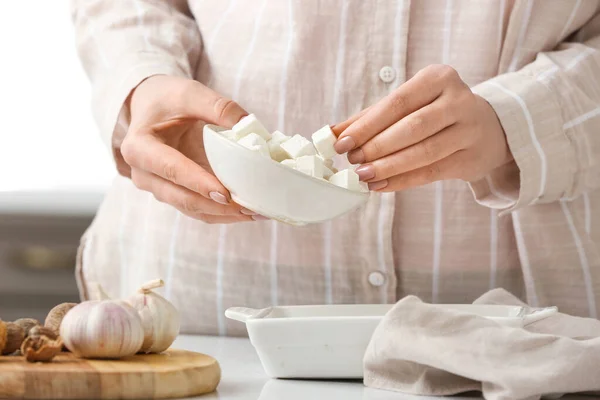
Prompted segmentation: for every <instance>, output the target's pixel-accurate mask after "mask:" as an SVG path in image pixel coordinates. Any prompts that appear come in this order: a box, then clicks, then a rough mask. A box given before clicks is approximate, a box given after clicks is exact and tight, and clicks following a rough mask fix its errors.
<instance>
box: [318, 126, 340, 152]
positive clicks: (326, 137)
mask: <svg viewBox="0 0 600 400" xmlns="http://www.w3.org/2000/svg"><path fill="white" fill-rule="evenodd" d="M312 141H313V144H314V145H315V147H316V148H317V151H318V152H319V154H320V155H321V156H322V157H323V158H325V159H330V158H332V157H333V156H335V155H336V154H337V152H336V151H335V149H334V148H333V145H334V144H335V142H336V141H337V137H336V136H335V135H334V134H333V131H332V130H331V128H330V127H329V125H325V126H324V127H322V128H321V129H319V130H318V131H316V132H315V133H313V134H312Z"/></svg>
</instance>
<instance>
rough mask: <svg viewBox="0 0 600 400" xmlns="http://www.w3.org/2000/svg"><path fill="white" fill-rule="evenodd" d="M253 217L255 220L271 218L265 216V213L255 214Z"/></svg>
mask: <svg viewBox="0 0 600 400" xmlns="http://www.w3.org/2000/svg"><path fill="white" fill-rule="evenodd" d="M252 219H253V220H255V221H266V220H268V219H269V218H267V217H265V216H263V215H258V214H257V215H253V216H252Z"/></svg>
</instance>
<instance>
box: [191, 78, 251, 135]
mask: <svg viewBox="0 0 600 400" xmlns="http://www.w3.org/2000/svg"><path fill="white" fill-rule="evenodd" d="M182 97H183V98H182V99H181V100H182V104H185V105H186V107H187V109H186V111H187V113H188V114H189V115H190V116H191V117H193V118H197V119H200V120H203V121H206V122H208V123H210V124H215V125H219V126H223V127H225V128H231V127H232V126H233V125H235V124H236V123H238V122H239V120H240V119H242V117H244V116H246V115H248V113H247V112H246V110H244V109H243V108H242V107H240V105H239V104H237V103H236V102H235V101H233V100H231V99H228V98H226V97H223V96H221V95H220V94H218V93H217V92H215V91H214V90H212V89H210V88H208V87H206V86H205V85H203V84H201V83H200V82H196V81H190V83H189V84H188V85H186V88H185V90H184V93H183V95H182Z"/></svg>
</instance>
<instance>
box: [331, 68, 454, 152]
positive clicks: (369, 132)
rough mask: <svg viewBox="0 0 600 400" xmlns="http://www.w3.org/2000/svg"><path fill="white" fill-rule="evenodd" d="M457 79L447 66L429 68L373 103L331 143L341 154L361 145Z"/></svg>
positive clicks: (419, 106) (434, 97) (439, 93)
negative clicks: (333, 143)
mask: <svg viewBox="0 0 600 400" xmlns="http://www.w3.org/2000/svg"><path fill="white" fill-rule="evenodd" d="M457 78H458V79H459V80H460V78H459V77H458V74H457V73H456V71H454V70H453V69H452V68H451V67H448V66H445V65H442V66H437V65H436V66H430V67H427V68H424V69H422V70H421V71H419V72H418V73H417V74H416V75H415V76H414V77H412V78H411V79H409V80H408V81H407V82H406V83H404V84H403V85H402V86H400V87H399V88H398V89H396V90H395V91H394V92H392V93H390V94H389V95H388V96H386V97H385V98H384V99H383V100H381V101H380V102H378V103H377V104H375V105H374V106H373V107H372V108H371V109H370V110H369V112H367V113H366V114H365V115H364V116H363V117H362V118H359V119H358V120H357V121H355V122H354V123H353V124H352V125H350V126H349V127H348V129H346V130H345V131H344V132H343V133H342V134H341V135H340V137H339V139H338V141H337V142H336V144H335V150H336V151H337V152H338V153H340V154H342V153H346V152H348V151H350V150H353V149H355V148H356V147H360V146H362V145H363V144H364V143H366V142H367V141H368V140H369V139H371V138H372V137H373V136H375V135H376V134H378V133H379V132H381V131H383V130H384V129H386V128H388V127H389V126H391V125H392V124H394V123H395V122H397V121H399V120H401V119H402V118H404V117H406V116H407V115H409V114H412V113H413V112H415V111H417V110H418V109H420V108H422V107H424V106H426V105H428V104H430V103H432V102H433V101H434V100H435V99H436V98H437V97H438V96H440V95H441V94H442V92H443V90H444V88H445V86H446V85H447V84H448V82H450V81H453V80H456V79H457Z"/></svg>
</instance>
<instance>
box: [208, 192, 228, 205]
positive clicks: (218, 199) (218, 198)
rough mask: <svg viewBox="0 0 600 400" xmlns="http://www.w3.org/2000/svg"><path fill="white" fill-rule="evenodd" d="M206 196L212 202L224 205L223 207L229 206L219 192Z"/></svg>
mask: <svg viewBox="0 0 600 400" xmlns="http://www.w3.org/2000/svg"><path fill="white" fill-rule="evenodd" d="M208 195H209V196H210V198H211V199H213V200H214V201H216V202H217V203H219V204H224V205H227V204H229V201H227V197H225V196H224V195H222V194H221V193H219V192H210V193H209V194H208Z"/></svg>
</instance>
